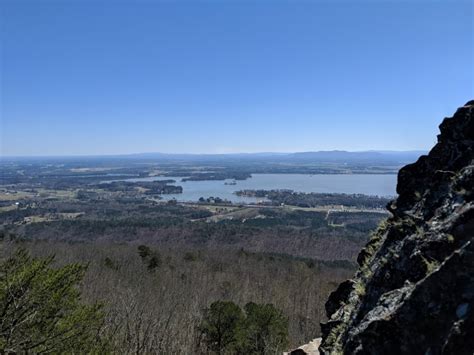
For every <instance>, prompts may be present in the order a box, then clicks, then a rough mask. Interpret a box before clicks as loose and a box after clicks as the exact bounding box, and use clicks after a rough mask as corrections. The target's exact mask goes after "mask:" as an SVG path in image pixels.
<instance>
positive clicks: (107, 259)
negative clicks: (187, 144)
mask: <svg viewBox="0 0 474 355" xmlns="http://www.w3.org/2000/svg"><path fill="white" fill-rule="evenodd" d="M69 164H70V163H68V162H65V163H64V165H61V166H56V165H52V166H46V165H41V164H38V165H35V164H32V165H25V166H22V169H20V170H18V169H17V170H15V172H13V168H12V170H11V171H10V172H8V169H7V174H6V179H5V180H4V182H8V183H4V184H3V185H1V186H0V197H1V198H0V224H1V227H0V263H2V270H0V283H1V284H2V285H3V287H2V291H1V292H0V307H2V308H3V309H4V310H5V313H4V316H3V320H4V321H3V323H2V325H0V346H1V347H2V348H3V349H10V350H9V351H12V352H15V351H16V352H22V351H29V352H48V351H50V349H56V351H59V352H61V348H60V346H65V347H68V349H76V351H77V352H99V353H109V352H110V353H117V352H125V353H137V354H142V353H162V354H190V353H196V354H242V353H246V354H247V353H248V354H276V353H281V352H283V351H286V350H288V349H290V348H292V347H295V346H297V345H298V344H301V343H304V342H306V341H308V339H312V338H314V337H316V336H318V335H319V334H320V322H323V321H325V319H326V318H325V312H324V303H325V300H326V299H327V297H328V295H329V293H330V292H331V291H333V290H334V288H335V287H336V286H337V285H338V284H339V283H340V282H341V281H343V280H345V279H347V278H348V277H350V276H351V275H352V274H353V272H354V270H355V267H356V257H357V254H358V252H359V250H360V249H361V248H362V247H363V245H364V244H365V243H366V241H367V240H368V238H369V236H370V234H371V232H372V231H373V230H375V229H376V227H377V225H378V224H379V223H380V221H382V220H383V219H385V218H386V217H387V216H388V214H387V213H386V212H384V211H381V206H382V205H383V204H385V203H386V201H385V200H384V199H381V198H377V197H370V196H364V195H337V194H327V195H324V194H322V195H320V194H298V193H294V192H285V191H279V192H278V191H270V192H268V191H256V192H249V191H247V192H244V193H246V194H255V195H259V196H260V195H261V194H264V195H265V196H266V197H267V198H269V200H270V201H269V202H266V203H262V204H254V205H251V204H248V205H247V204H233V203H230V202H229V201H224V200H222V199H219V198H211V197H208V198H202V199H199V201H195V202H187V203H182V202H178V201H176V200H169V201H166V200H163V199H162V198H161V196H162V195H163V194H167V193H176V192H179V189H181V187H180V186H179V182H177V181H175V180H173V179H165V180H162V181H139V182H135V181H120V178H122V179H123V178H125V177H129V176H130V175H133V174H135V175H138V176H146V175H149V174H150V173H151V172H152V170H150V169H149V168H147V169H148V170H146V171H145V170H143V168H141V167H139V168H137V167H134V168H133V169H135V170H130V168H124V169H115V170H114V172H113V173H110V171H109V170H107V167H103V166H102V167H101V166H90V165H89V166H88V167H87V168H81V167H71V166H70V165H69ZM66 166H67V169H65V167H66ZM17 168H18V167H17ZM103 169H106V170H103ZM200 170H201V171H202V168H201V169H200ZM105 171H108V173H107V174H109V175H107V174H104V172H105ZM132 171H133V173H132ZM169 173H171V172H169ZM120 174H125V175H123V176H118V175H120ZM226 174H233V173H232V170H228V171H227V173H226ZM165 175H166V173H165ZM211 175H212V174H211ZM211 175H209V174H208V173H199V172H196V175H193V174H191V175H188V176H189V177H190V178H192V177H193V176H195V177H197V176H199V177H202V178H205V177H206V178H210V179H213V178H216V179H217V178H221V177H223V178H224V177H227V176H228V175H224V176H223V175H219V174H217V175H212V176H211ZM233 178H235V179H238V178H239V176H237V175H235V174H234V175H233ZM12 181H18V182H17V183H12ZM339 203H340V204H342V205H344V206H346V207H345V208H339V207H337V208H335V205H337V204H339ZM313 206H317V208H313ZM32 275H36V276H35V277H33V276H32ZM45 287H48V289H45ZM45 293H46V294H50V295H53V296H52V299H53V300H54V299H55V298H54V297H57V299H58V300H59V299H61V302H60V301H57V302H55V303H54V304H53V303H51V302H49V300H46V299H45V298H44V297H43V296H41V295H44V294H45ZM54 295H56V296H54ZM14 304H20V305H22V306H21V307H20V308H15V307H13V308H12V305H14ZM38 304H43V305H44V307H45V308H44V307H43V308H41V309H38ZM28 315H29V316H28ZM51 319H56V321H54V322H52V321H51ZM73 323H78V324H81V325H82V326H81V327H80V328H76V327H73V326H72V324H73ZM13 324H18V327H16V326H14V325H13ZM2 327H3V328H2ZM12 327H13V328H14V329H15V332H14V333H12V334H9V333H8V331H9V330H8V329H12ZM73 338H74V339H76V340H77V341H72V340H71V339H73ZM61 344H62V345H61ZM58 349H59V350H58ZM64 349H65V348H63V350H64Z"/></svg>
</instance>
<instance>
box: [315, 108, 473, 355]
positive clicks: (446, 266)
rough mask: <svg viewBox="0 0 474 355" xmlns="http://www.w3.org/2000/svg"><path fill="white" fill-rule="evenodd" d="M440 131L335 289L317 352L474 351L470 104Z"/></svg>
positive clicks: (404, 172)
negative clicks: (353, 272)
mask: <svg viewBox="0 0 474 355" xmlns="http://www.w3.org/2000/svg"><path fill="white" fill-rule="evenodd" d="M440 131H441V134H440V135H438V143H437V144H436V145H435V146H434V147H433V149H432V150H431V151H430V153H429V154H428V155H427V156H422V157H420V158H419V159H418V161H417V162H416V163H414V164H411V165H407V166H405V167H404V168H402V169H401V170H400V172H399V174H398V184H397V192H398V195H399V196H398V198H397V199H396V200H395V201H393V202H392V203H391V204H390V205H389V206H388V209H389V210H390V212H391V213H392V216H391V217H390V218H389V219H388V220H387V221H386V222H384V223H383V224H382V225H381V226H380V227H379V229H378V230H377V231H376V232H375V233H374V235H373V236H372V238H371V240H370V241H369V243H368V244H367V246H366V247H365V249H363V250H362V252H361V253H360V255H359V257H358V263H359V270H358V272H357V273H356V275H355V277H354V278H353V279H352V280H348V281H346V282H344V283H343V284H341V285H340V286H339V288H338V289H337V290H336V291H335V292H333V293H332V294H331V296H330V298H329V300H328V302H327V304H326V312H327V314H328V317H329V321H328V322H327V323H325V324H322V325H321V327H322V333H323V340H322V344H321V346H320V348H319V351H320V352H321V354H340V353H344V354H426V355H435V354H473V353H474V309H473V307H474V202H473V196H474V101H470V102H468V103H467V104H466V105H465V106H463V107H461V108H459V109H458V110H457V112H456V113H455V114H454V116H453V117H451V118H446V119H445V120H444V121H443V123H442V124H441V125H440Z"/></svg>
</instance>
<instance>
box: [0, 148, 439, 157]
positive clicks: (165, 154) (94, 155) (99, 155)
mask: <svg viewBox="0 0 474 355" xmlns="http://www.w3.org/2000/svg"><path fill="white" fill-rule="evenodd" d="M429 150H430V149H409V150H391V149H381V150H377V149H370V150H344V149H331V150H304V151H291V152H278V151H275V152H272V151H267V152H265V151H261V152H235V153H164V152H139V153H109V154H107V153H106V154H57V155H55V154H45V155H3V154H0V159H13V158H100V157H131V156H139V155H163V156H179V155H185V156H226V155H227V156H231V155H234V156H235V155H263V154H266V155H291V154H301V153H380V154H384V153H386V154H389V153H417V154H418V153H427V152H429Z"/></svg>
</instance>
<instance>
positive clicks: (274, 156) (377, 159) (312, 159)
mask: <svg viewBox="0 0 474 355" xmlns="http://www.w3.org/2000/svg"><path fill="white" fill-rule="evenodd" d="M424 154H427V151H421V150H412V151H387V150H385V151H383V150H381V151H378V150H371V151H360V152H350V151H344V150H330V151H315V152H296V153H278V152H262V153H231V154H172V153H138V154H120V155H101V156H99V155H94V156H47V157H46V156H45V157H1V158H0V161H3V162H7V161H28V160H32V161H39V160H41V161H50V160H51V161H58V160H64V161H88V160H89V161H90V160H95V161H97V160H122V161H129V160H139V161H153V162H160V161H163V162H180V161H181V162H201V163H203V162H214V163H215V162H224V161H230V162H232V161H234V162H238V161H240V162H252V161H253V162H259V161H261V162H263V161H265V162H267V163H295V162H297V163H304V164H307V163H338V164H345V163H348V164H358V163H360V164H364V165H366V164H381V163H382V164H384V165H387V164H394V165H399V164H407V163H411V162H414V161H416V160H417V159H418V157H419V156H420V155H424Z"/></svg>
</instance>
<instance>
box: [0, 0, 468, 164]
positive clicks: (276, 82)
mask: <svg viewBox="0 0 474 355" xmlns="http://www.w3.org/2000/svg"><path fill="white" fill-rule="evenodd" d="M0 6H1V10H2V11H1V24H2V32H1V36H2V63H1V64H2V69H1V85H2V86H1V90H2V91H1V100H2V101H1V126H0V129H1V136H0V137H1V140H2V143H1V150H2V154H3V155H70V154H115V153H138V152H176V153H184V152H189V153H229V152H262V151H278V152H290V151H310V150H332V149H345V150H370V149H392V150H412V149H429V148H430V147H431V146H432V145H433V144H434V142H435V139H436V134H437V133H438V128H437V127H438V125H439V123H440V122H441V120H442V118H443V117H445V116H450V115H451V114H452V113H453V112H454V111H455V109H456V108H457V107H458V106H460V105H462V104H464V103H465V102H466V101H468V100H469V99H472V98H473V97H474V95H473V93H474V88H473V85H474V69H473V63H474V58H473V48H474V41H473V8H472V7H473V5H472V2H471V1H449V0H446V1H436V0H434V1H416V0H415V1H383V0H382V1H347V2H344V1H224V0H222V1H217V0H215V1H192V2H191V1H189V2H185V1H161V2H160V1H144V0H142V1H91V0H84V1H75V0H70V1H66V0H62V1H60V0H58V1H43V0H35V1H24V0H15V1H11V0H3V1H2V2H1V5H0Z"/></svg>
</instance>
